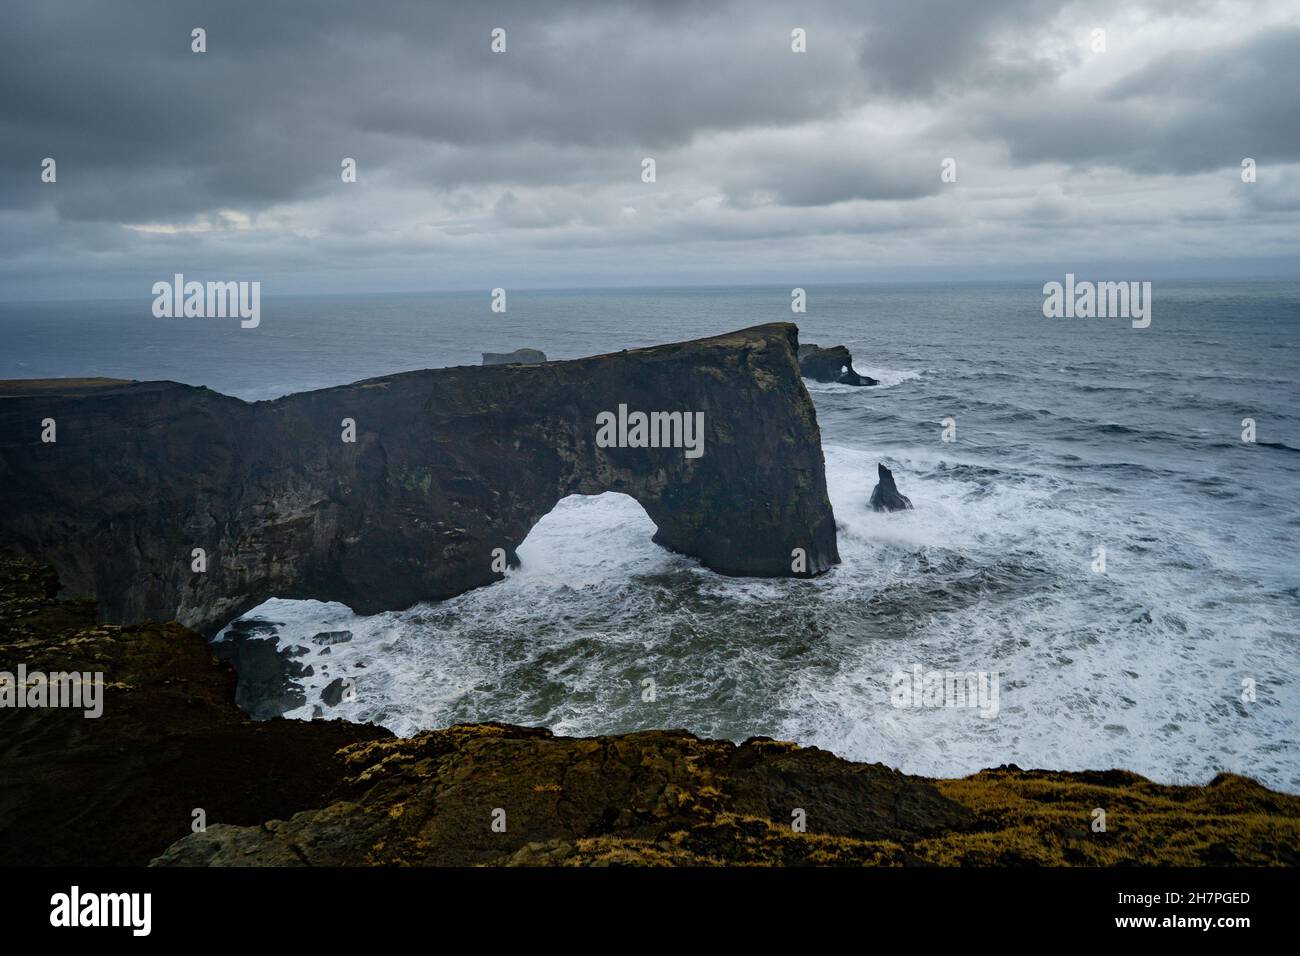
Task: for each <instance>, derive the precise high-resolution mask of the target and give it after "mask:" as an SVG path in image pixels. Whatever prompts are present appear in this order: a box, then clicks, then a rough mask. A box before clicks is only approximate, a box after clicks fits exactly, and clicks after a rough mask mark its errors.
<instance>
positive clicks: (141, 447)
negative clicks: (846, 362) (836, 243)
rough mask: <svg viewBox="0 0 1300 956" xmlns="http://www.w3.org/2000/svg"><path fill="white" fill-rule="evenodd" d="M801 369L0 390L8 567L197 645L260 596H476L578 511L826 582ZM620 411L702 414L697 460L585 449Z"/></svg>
mask: <svg viewBox="0 0 1300 956" xmlns="http://www.w3.org/2000/svg"><path fill="white" fill-rule="evenodd" d="M797 348H798V341H797V329H796V328H795V327H794V326H793V325H789V324H773V325H765V326H758V327H755V328H752V329H745V330H743V331H739V332H734V333H731V334H728V335H723V336H718V337H715V338H710V339H702V340H699V341H695V342H685V343H677V344H672V345H663V346H657V347H654V348H646V349H637V350H633V351H625V352H619V353H615V354H611V355H602V356H596V357H593V358H586V359H579V360H576V361H569V362H551V363H547V364H545V365H531V366H488V367H478V366H466V367H459V368H448V369H436V370H428V371H420V372H408V373H403V374H398V375H392V376H388V377H385V378H378V379H372V380H369V381H364V382H357V383H355V384H352V385H346V386H341V387H338V388H329V389H323V390H320V391H314V392H306V393H301V394H296V395H290V396H286V397H285V398H282V399H278V400H276V401H272V402H258V403H252V404H250V403H247V402H243V401H241V400H239V399H236V398H231V397H229V396H225V395H221V394H218V393H216V392H213V391H211V390H209V389H206V388H196V387H191V386H186V385H179V384H176V383H173V382H121V381H113V380H103V379H99V380H94V379H92V380H53V381H34V382H21V381H20V382H5V383H0V480H2V481H3V483H4V488H5V491H4V496H3V502H2V504H0V546H5V547H9V548H11V549H14V550H17V551H19V552H20V553H24V554H27V555H29V556H33V557H38V558H40V559H41V560H44V561H48V562H50V563H51V564H53V565H54V567H55V568H56V569H57V571H58V574H59V577H60V579H61V580H62V581H63V583H64V585H65V587H66V588H67V590H66V592H65V594H66V595H67V596H70V597H84V598H92V597H93V598H94V599H95V600H96V601H97V602H98V607H99V614H100V616H101V619H102V620H105V621H110V622H124V621H137V620H143V619H154V620H162V621H166V620H173V619H174V620H177V621H179V622H181V623H183V624H185V625H187V626H190V627H193V628H196V629H198V630H201V631H207V632H211V631H212V630H213V629H215V628H216V627H219V626H220V625H221V624H223V623H225V622H226V621H228V620H230V619H231V618H232V617H234V616H236V615H238V614H240V613H242V612H243V611H245V610H247V609H248V608H251V607H253V606H255V605H257V604H258V603H260V602H262V601H263V600H265V599H266V598H268V597H272V596H279V597H288V598H317V599H321V600H335V601H342V602H344V603H346V604H348V605H350V606H351V607H352V608H354V609H355V610H357V611H358V612H361V613H373V612H376V611H380V610H386V609H395V608H402V607H407V606H409V605H411V604H413V603H416V602H418V601H421V600H430V599H441V598H447V597H451V596H454V595H456V594H459V593H461V592H463V591H466V590H468V589H470V588H473V587H478V586H481V585H485V584H489V583H491V582H492V581H494V580H497V579H499V578H500V577H501V571H500V567H501V557H500V556H501V554H505V555H506V556H508V557H513V555H514V550H515V548H516V547H518V545H519V544H520V543H521V542H522V541H523V539H524V538H525V536H526V535H527V534H528V532H529V530H530V529H531V528H532V527H533V525H534V524H536V522H537V521H538V520H539V519H541V518H542V517H543V516H544V515H545V514H546V513H547V512H549V511H550V510H551V508H552V507H553V506H554V505H555V504H556V502H557V501H559V500H560V499H561V498H564V497H565V496H566V495H569V494H575V493H576V494H598V493H601V492H604V491H619V492H624V493H626V494H628V495H631V496H632V497H633V498H635V499H636V500H637V501H639V502H640V503H641V505H642V507H644V508H645V510H646V512H647V514H648V515H649V516H650V518H651V519H652V520H653V521H654V522H655V524H656V525H657V527H658V533H657V534H656V535H655V540H656V541H658V542H659V543H660V544H662V545H664V546H666V547H668V548H671V549H673V550H675V551H679V552H682V553H684V554H688V555H692V556H694V557H696V558H698V559H699V560H700V561H702V562H703V563H704V564H705V565H706V566H708V567H710V568H712V569H714V570H716V571H719V572H722V573H725V574H734V575H759V576H780V575H790V576H794V572H793V571H792V562H793V558H792V552H793V550H794V549H796V548H801V549H803V551H804V552H805V554H806V563H804V564H802V565H800V567H801V568H805V569H806V570H802V571H801V572H800V576H803V575H814V574H819V573H821V572H824V571H826V570H827V569H828V568H830V567H831V566H832V565H833V564H835V563H836V562H838V560H839V555H838V552H837V550H836V541H835V522H834V517H833V515H832V513H831V506H830V500H829V498H828V496H827V493H826V481H825V474H824V465H823V459H822V452H821V442H820V432H819V430H818V426H817V419H816V414H815V412H814V410H813V405H812V401H811V399H810V398H809V396H808V394H807V392H806V390H805V389H804V387H803V384H802V382H801V380H800V377H799V367H798V364H797V361H796V358H795V355H796V351H797ZM620 405H625V406H627V408H628V409H629V410H630V411H644V412H684V413H698V412H702V413H704V429H703V438H704V445H703V454H702V455H701V456H700V457H694V458H692V457H688V456H687V455H686V454H685V453H684V451H683V449H682V448H636V447H598V445H597V441H596V437H597V426H596V419H597V415H598V414H600V413H602V412H615V413H616V412H617V411H618V409H619V406H620ZM47 419H52V420H53V421H54V427H55V428H56V432H55V437H56V439H57V440H56V441H54V442H49V443H46V442H43V441H42V429H43V427H44V426H43V422H45V420H47ZM345 419H350V420H352V421H353V422H354V423H355V441H354V442H345V441H344V440H343V433H344V428H345V423H344V420H345ZM196 548H201V549H203V551H204V552H205V555H206V571H202V572H196V571H194V570H192V557H191V555H192V552H193V550H194V549H196ZM496 549H500V550H499V551H497V550H496ZM494 552H495V561H494Z"/></svg>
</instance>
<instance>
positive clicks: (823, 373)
mask: <svg viewBox="0 0 1300 956" xmlns="http://www.w3.org/2000/svg"><path fill="white" fill-rule="evenodd" d="M798 357H799V374H800V375H802V376H803V377H804V378H810V379H812V380H813V381H814V382H837V383H839V384H840V385H879V384H880V383H879V382H878V381H876V380H875V379H874V378H871V377H870V376H869V375H859V374H858V373H857V372H855V371H854V370H853V355H852V354H851V353H850V352H849V350H848V348H847V347H845V346H843V345H832V346H831V347H830V348H828V349H824V348H822V347H821V346H820V345H816V344H814V343H812V342H808V343H806V344H804V345H800V346H799V354H798Z"/></svg>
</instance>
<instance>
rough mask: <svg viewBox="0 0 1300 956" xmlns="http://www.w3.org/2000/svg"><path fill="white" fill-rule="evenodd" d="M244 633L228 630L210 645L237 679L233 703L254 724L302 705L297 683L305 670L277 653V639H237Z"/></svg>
mask: <svg viewBox="0 0 1300 956" xmlns="http://www.w3.org/2000/svg"><path fill="white" fill-rule="evenodd" d="M247 633H248V632H247V631H244V632H236V631H235V630H234V629H233V628H232V629H231V630H230V631H227V633H226V637H225V639H224V640H221V641H217V642H216V643H214V644H213V645H212V650H213V653H215V654H216V655H217V656H218V657H219V658H221V659H222V660H224V661H227V662H228V663H229V664H230V666H231V667H233V668H234V669H235V673H236V674H238V675H239V684H238V687H237V688H236V690H235V703H236V704H238V705H239V706H240V707H241V708H243V710H244V711H245V712H246V713H247V714H248V715H249V716H250V717H252V718H253V719H254V720H270V719H271V718H272V717H279V716H280V715H281V714H283V713H285V712H287V711H290V710H294V709H295V708H298V707H301V706H302V705H303V704H305V703H306V702H307V695H306V694H305V693H304V691H303V688H302V684H301V683H299V680H298V679H299V678H301V677H304V676H307V674H306V671H307V668H304V666H303V665H302V663H301V662H299V661H297V660H295V659H294V656H293V655H290V654H288V653H286V652H282V651H280V650H279V649H278V648H279V641H278V639H277V638H275V637H248V636H240V635H241V634H247Z"/></svg>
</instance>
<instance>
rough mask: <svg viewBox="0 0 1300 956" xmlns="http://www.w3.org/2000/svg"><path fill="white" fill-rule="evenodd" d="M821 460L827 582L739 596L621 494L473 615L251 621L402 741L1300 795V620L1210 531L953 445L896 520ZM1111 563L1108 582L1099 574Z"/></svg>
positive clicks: (848, 462) (592, 511)
mask: <svg viewBox="0 0 1300 956" xmlns="http://www.w3.org/2000/svg"><path fill="white" fill-rule="evenodd" d="M825 456H826V463H827V482H828V486H829V491H830V496H831V500H832V503H833V506H834V508H835V513H836V519H837V522H838V524H839V528H840V531H839V548H840V554H841V557H842V559H843V563H842V564H841V565H840V566H839V567H837V568H836V569H834V570H833V571H832V572H831V573H830V574H828V575H826V576H824V577H822V578H819V579H816V580H814V581H791V580H780V579H774V580H759V579H734V578H726V577H723V576H720V575H716V574H714V573H712V572H710V571H708V570H707V569H704V568H703V567H701V566H700V565H699V564H698V563H697V562H695V561H693V560H691V559H689V558H685V557H682V556H680V555H674V554H671V553H669V552H667V551H665V550H663V549H661V548H659V547H657V546H656V545H654V544H653V543H652V542H651V541H650V537H651V535H652V534H653V532H654V525H653V523H652V522H651V521H650V520H649V518H648V517H647V516H646V515H645V513H644V511H643V510H642V509H641V507H640V506H639V505H638V504H637V503H636V502H635V501H633V500H632V499H630V498H628V497H626V496H624V495H616V494H606V495H600V496H596V497H592V498H583V497H576V496H575V497H572V498H569V499H566V500H565V501H563V502H561V503H560V504H559V505H558V506H557V508H556V509H555V510H554V511H553V512H552V513H551V514H550V515H548V516H547V517H546V518H544V519H543V520H542V521H541V522H540V523H539V524H538V525H537V526H536V527H535V528H534V529H533V531H532V533H531V534H530V535H529V536H528V539H527V540H526V541H525V542H524V544H523V545H522V546H521V547H520V549H519V553H520V557H521V560H522V562H523V566H522V568H520V569H519V570H516V571H512V572H510V574H509V575H508V576H507V578H506V580H504V581H502V582H500V583H498V584H496V585H493V586H491V587H488V588H483V589H479V590H476V591H472V592H469V593H467V594H465V595H461V596H460V597H458V598H455V599H453V600H450V601H446V602H442V603H439V604H429V605H421V606H418V607H415V608H412V609H409V610H407V611H402V612H396V613H389V614H379V615H373V616H370V617H358V616H356V615H353V614H352V613H351V612H350V611H349V610H348V609H346V608H345V607H343V606H342V605H338V604H321V603H318V602H299V601H278V600H277V601H269V602H267V603H266V604H264V605H262V606H261V607H259V608H258V609H257V610H256V611H255V612H253V616H257V617H263V618H267V619H269V620H274V621H282V622H285V623H284V626H283V627H281V628H280V631H279V633H280V642H281V645H282V646H292V645H302V646H306V647H308V648H310V651H311V653H309V654H308V655H307V656H305V657H303V658H301V660H302V661H303V662H304V663H310V664H312V665H313V668H314V670H315V673H314V674H313V675H312V676H311V677H309V678H307V679H306V680H305V682H304V683H305V685H306V687H307V696H308V704H307V706H305V707H303V708H300V709H298V710H297V711H294V712H292V713H291V714H290V716H293V717H307V716H310V715H311V713H312V709H313V707H314V706H320V701H319V699H318V698H319V694H320V691H321V690H322V689H323V688H324V687H325V686H326V685H327V684H328V683H329V682H330V681H331V680H333V679H334V678H335V677H340V676H342V677H349V678H351V679H353V680H355V681H356V687H357V699H356V701H355V702H344V703H342V704H340V705H339V706H338V707H336V708H332V709H326V714H327V716H331V717H333V716H342V717H347V718H349V719H353V720H373V721H377V722H380V723H383V724H385V725H387V726H389V727H390V728H392V729H393V730H395V731H396V732H398V733H404V734H406V733H412V732H415V731H417V730H420V729H423V728H427V727H435V726H443V725H445V724H447V723H449V722H452V721H456V720H487V719H496V720H506V721H511V722H516V723H525V724H541V725H545V726H549V727H551V728H552V729H553V730H556V731H557V732H562V733H582V734H592V733H605V732H620V731H626V730H632V729H638V728H646V727H662V726H686V727H689V728H691V729H692V730H694V731H696V732H698V733H702V734H708V735H715V736H729V737H733V738H737V739H739V738H743V737H746V736H749V735H751V734H760V733H765V734H771V735H774V736H779V737H784V738H787V739H793V740H796V741H798V742H800V743H803V744H809V745H817V746H820V747H824V748H826V749H829V750H832V751H834V752H836V753H839V754H841V755H843V756H845V757H849V758H852V759H858V760H872V761H875V760H879V761H883V762H885V763H887V764H890V765H892V766H896V767H899V768H901V769H903V770H905V771H909V772H913V773H924V774H928V775H937V776H957V775H962V774H966V773H970V772H974V771H976V770H978V769H980V768H981V767H985V766H993V765H997V764H1001V763H1007V762H1013V763H1017V764H1020V765H1021V766H1026V767H1050V768H1060V769H1083V768H1110V767H1123V768H1126V769H1131V770H1135V771H1137V772H1139V773H1143V774H1145V775H1147V776H1150V777H1152V778H1154V779H1157V780H1161V781H1170V782H1198V783H1199V782H1205V781H1206V780H1208V779H1209V778H1210V777H1211V776H1213V774H1214V773H1215V772H1217V771H1219V770H1233V771H1237V772H1242V773H1247V774H1249V775H1251V776H1254V777H1256V778H1257V779H1260V780H1262V781H1264V782H1266V783H1268V784H1269V785H1271V786H1274V787H1279V788H1282V789H1287V790H1291V791H1300V744H1297V741H1298V740H1300V732H1298V730H1300V726H1298V725H1300V719H1298V715H1300V688H1298V687H1297V682H1296V680H1295V678H1294V677H1293V676H1292V673H1293V671H1294V668H1293V667H1292V666H1291V661H1292V660H1293V655H1294V652H1295V643H1294V642H1295V634H1294V627H1293V626H1291V625H1293V623H1294V619H1293V618H1292V619H1291V620H1290V621H1288V619H1287V617H1286V615H1285V609H1279V608H1276V607H1274V606H1273V605H1270V604H1267V603H1260V602H1258V601H1253V600H1242V595H1240V594H1238V593H1235V591H1234V585H1233V582H1232V579H1231V573H1230V572H1231V569H1232V567H1233V563H1234V557H1233V556H1232V555H1231V554H1229V553H1225V552H1224V550H1223V547H1224V545H1223V542H1222V541H1221V540H1219V539H1215V538H1213V537H1211V536H1207V535H1204V534H1203V531H1202V529H1200V528H1198V527H1197V526H1196V523H1195V522H1194V521H1193V520H1190V519H1189V520H1188V521H1187V522H1185V523H1182V524H1180V523H1179V522H1177V521H1172V520H1171V518H1170V516H1169V514H1167V513H1157V512H1152V513H1146V512H1143V511H1141V510H1134V511H1131V512H1127V513H1124V514H1116V513H1114V512H1113V509H1112V506H1110V505H1107V504H1106V503H1105V501H1104V500H1101V499H1098V498H1097V497H1096V496H1092V495H1088V494H1084V493H1082V492H1081V491H1080V489H1078V488H1071V487H1067V486H1065V485H1064V484H1063V481H1062V479H1060V478H1058V477H1056V476H1053V475H1049V474H1035V473H1033V472H1026V471H1021V472H1017V473H1014V474H1012V473H998V472H996V471H994V470H991V469H986V468H980V467H975V466H972V465H971V463H962V462H961V461H960V459H959V456H958V454H957V453H956V452H955V451H953V450H952V449H951V448H948V447H947V446H941V445H937V444H936V446H935V448H933V449H930V448H926V449H918V450H916V451H915V452H914V453H911V452H909V454H907V455H903V456H900V455H899V454H898V453H896V452H891V453H890V454H889V455H887V456H885V457H884V459H883V460H885V461H886V462H887V463H888V464H889V465H890V466H891V467H892V468H893V469H894V472H895V475H896V478H897V480H898V484H899V487H900V489H901V490H902V491H903V493H904V494H906V495H908V496H909V497H910V498H911V500H912V501H913V503H914V504H915V506H916V507H915V510H912V511H907V512H899V513H893V514H875V513H873V512H871V511H870V510H869V507H868V505H867V499H868V497H869V495H870V491H871V487H872V485H873V484H874V475H875V465H876V462H877V461H878V460H881V459H880V457H878V456H876V455H873V454H871V453H868V452H864V451H860V450H854V449H848V448H841V447H835V446H828V447H827V448H826V449H825ZM1099 544H1104V545H1105V546H1106V548H1107V556H1108V568H1107V571H1108V573H1107V574H1105V575H1101V574H1096V573H1094V572H1093V571H1092V570H1091V563H1092V561H1093V559H1094V548H1095V547H1096V546H1098V545H1099ZM344 629H346V630H349V631H351V632H352V633H353V638H352V640H351V641H349V642H346V643H341V644H335V645H332V646H331V647H330V653H329V654H328V655H323V654H321V653H320V651H321V650H322V649H321V648H319V647H318V646H317V645H315V644H313V643H312V642H311V641H310V637H311V635H312V634H314V633H316V632H318V631H324V630H344ZM913 664H920V665H922V666H923V667H924V668H926V669H931V668H934V669H943V670H975V671H989V672H998V673H999V674H1000V679H1001V708H1000V713H999V715H998V717H997V718H996V719H992V720H988V719H982V718H980V717H978V716H977V715H976V713H975V712H974V711H967V710H942V709H939V710H936V709H920V710H911V709H908V710H899V709H895V708H894V707H892V706H891V704H890V695H889V689H890V678H891V675H892V674H893V672H894V671H895V670H904V671H906V670H909V669H910V668H911V667H912V665H913ZM1245 676H1253V677H1254V678H1255V679H1256V680H1257V682H1258V688H1259V690H1258V693H1259V700H1260V703H1259V704H1258V705H1255V706H1252V707H1250V708H1245V707H1243V706H1241V704H1240V703H1239V701H1238V699H1237V698H1238V695H1239V693H1240V691H1241V687H1240V680H1241V678H1242V677H1245ZM646 677H651V678H653V679H654V680H655V681H656V683H657V687H658V698H657V700H656V702H654V703H646V702H644V701H642V699H641V691H642V685H641V681H642V680H643V679H645V678H646Z"/></svg>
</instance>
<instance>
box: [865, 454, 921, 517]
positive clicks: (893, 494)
mask: <svg viewBox="0 0 1300 956" xmlns="http://www.w3.org/2000/svg"><path fill="white" fill-rule="evenodd" d="M911 507H912V499H911V498H909V497H907V495H905V494H903V493H901V492H900V491H899V490H898V485H896V484H894V473H893V472H892V471H890V470H889V469H888V468H886V467H885V466H884V465H881V464H877V465H876V487H874V488H872V489H871V509H872V510H873V511H906V510H908V509H909V508H911Z"/></svg>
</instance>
